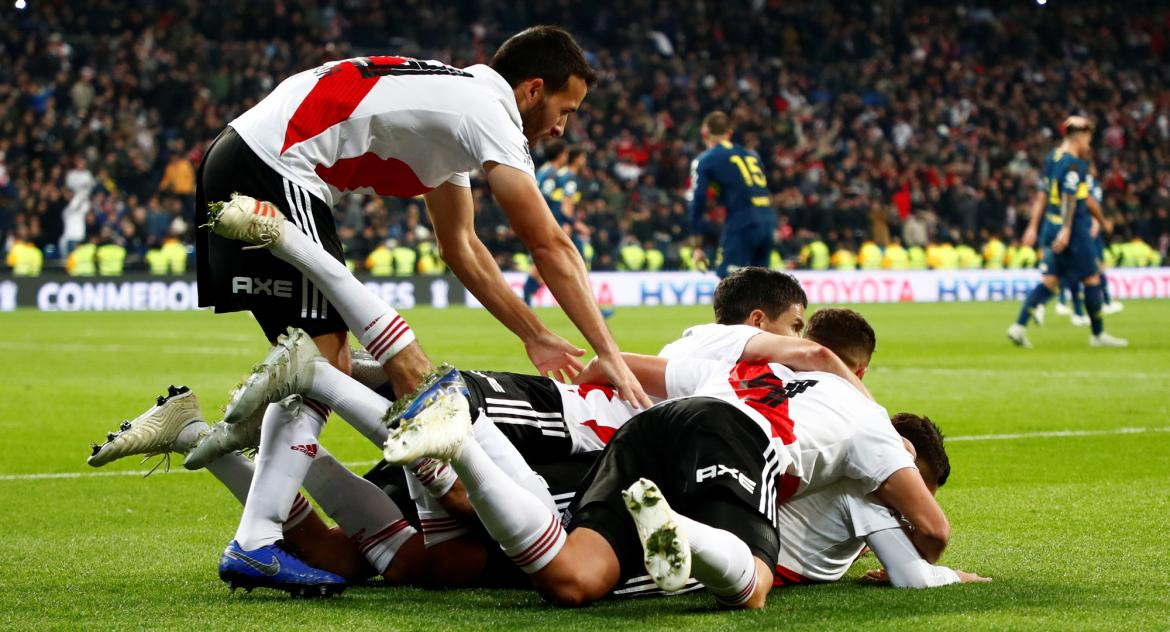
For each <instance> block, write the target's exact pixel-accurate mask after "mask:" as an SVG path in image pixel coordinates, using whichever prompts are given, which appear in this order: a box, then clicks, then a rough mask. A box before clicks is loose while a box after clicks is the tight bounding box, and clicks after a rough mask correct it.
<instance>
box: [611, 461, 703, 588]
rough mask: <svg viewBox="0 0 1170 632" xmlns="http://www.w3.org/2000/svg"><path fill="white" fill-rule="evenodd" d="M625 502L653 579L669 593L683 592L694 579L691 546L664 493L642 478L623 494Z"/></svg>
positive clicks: (647, 569) (648, 570) (647, 568)
mask: <svg viewBox="0 0 1170 632" xmlns="http://www.w3.org/2000/svg"><path fill="white" fill-rule="evenodd" d="M622 499H623V500H625V502H626V509H628V510H629V512H630V516H632V517H633V518H634V526H635V527H637V529H638V539H639V540H641V541H642V551H643V561H644V562H645V564H646V571H647V572H648V573H650V578H651V579H653V580H654V583H655V584H656V585H657V586H658V587H659V588H661V589H662V590H664V591H666V592H677V591H679V590H682V589H683V587H684V586H686V583H687V580H688V579H690V577H691V547H690V544H689V543H688V542H687V534H686V533H685V532H684V531H683V530H682V528H681V527H680V526H679V524H678V521H677V520H675V517H674V512H673V511H671V509H670V505H668V504H667V503H666V499H665V498H663V497H662V491H661V490H659V489H658V486H657V485H655V484H654V482H653V481H650V480H647V479H644V478H640V479H638V481H637V482H636V483H634V484H633V485H630V487H629V488H628V489H625V490H623V491H622Z"/></svg>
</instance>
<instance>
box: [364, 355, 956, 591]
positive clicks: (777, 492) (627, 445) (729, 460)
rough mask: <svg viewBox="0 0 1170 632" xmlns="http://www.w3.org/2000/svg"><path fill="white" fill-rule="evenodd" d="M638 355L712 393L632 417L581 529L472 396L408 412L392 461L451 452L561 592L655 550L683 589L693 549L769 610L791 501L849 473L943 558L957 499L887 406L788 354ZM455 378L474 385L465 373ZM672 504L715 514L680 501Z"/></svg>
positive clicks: (710, 571) (503, 541)
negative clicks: (495, 437)
mask: <svg viewBox="0 0 1170 632" xmlns="http://www.w3.org/2000/svg"><path fill="white" fill-rule="evenodd" d="M627 360H628V361H630V362H631V366H632V367H633V368H635V370H639V369H638V367H639V363H641V362H647V363H648V364H649V365H650V366H651V369H650V370H647V371H646V372H644V373H642V374H643V375H644V377H645V380H644V381H643V385H644V386H646V387H647V388H648V392H651V394H653V395H656V396H661V397H665V396H671V397H677V396H681V395H691V394H692V393H700V394H704V395H711V396H713V397H710V396H708V397H703V396H699V397H685V398H684V399H681V400H675V401H670V402H666V403H663V404H660V405H658V406H656V407H654V408H652V409H650V410H649V411H646V412H644V413H641V414H639V415H637V416H635V417H634V418H633V419H631V420H630V421H629V422H628V423H627V424H625V425H624V426H622V428H621V429H620V430H618V431H617V433H615V435H614V437H613V439H612V441H611V442H610V443H609V445H608V446H607V447H606V450H605V451H604V452H603V455H602V457H601V459H600V460H599V461H598V463H597V464H596V465H595V466H594V469H593V473H592V475H591V476H590V477H589V484H588V487H587V488H586V489H584V490H583V491H582V492H580V493H579V494H578V496H577V498H576V499H575V501H574V507H573V508H571V511H572V512H573V514H572V517H571V522H570V523H569V533H568V534H566V532H565V530H564V529H563V528H562V527H561V526H560V523H559V522H558V521H557V520H556V518H555V516H553V515H550V514H549V512H547V509H545V508H544V507H543V506H542V504H541V503H540V501H539V499H537V498H535V497H533V496H532V495H531V494H529V493H528V492H527V491H526V490H524V489H523V488H522V487H520V486H519V485H517V484H516V483H515V482H514V481H511V480H510V479H509V478H508V477H507V476H506V475H505V474H503V472H502V471H500V470H499V468H497V467H496V466H495V464H494V463H492V462H491V460H490V459H488V458H487V457H486V455H485V454H484V453H483V451H482V449H481V448H480V447H479V446H478V445H477V444H476V442H475V440H474V439H473V438H471V437H470V432H469V428H470V423H469V415H468V414H467V413H466V412H465V408H464V409H460V408H459V407H451V406H449V405H446V404H448V403H449V402H452V401H454V402H455V403H459V400H450V399H446V400H443V402H444V404H445V405H442V406H430V407H424V408H422V409H421V410H415V409H414V408H413V407H412V409H410V410H408V411H407V413H406V414H405V415H404V416H403V418H402V421H401V424H400V425H399V426H398V427H397V428H394V429H393V430H391V433H390V437H389V439H388V441H387V448H386V454H387V458H388V459H389V460H392V461H399V462H406V461H409V460H412V459H413V458H416V457H417V456H419V455H426V456H431V457H433V458H448V459H451V463H452V466H453V468H454V469H455V470H456V472H457V473H458V474H459V476H460V478H461V480H462V481H463V482H464V485H465V486H466V487H467V490H468V494H469V498H470V500H471V503H472V505H473V506H474V507H475V509H476V512H477V513H478V515H479V516H480V518H481V520H482V521H483V524H484V526H485V528H486V529H487V531H488V532H489V533H490V534H491V535H492V537H493V538H494V539H495V540H496V541H497V542H499V543H500V545H501V547H502V548H503V549H504V551H505V553H507V554H508V555H509V556H510V557H512V559H513V561H514V562H516V563H517V565H518V566H519V567H521V568H522V569H523V570H524V571H525V572H527V573H529V574H530V575H531V576H532V580H533V584H534V585H535V586H536V587H537V589H538V590H540V591H541V592H542V594H544V595H545V596H546V597H548V598H550V599H551V600H553V601H556V602H558V603H564V604H570V605H576V604H582V603H587V602H589V601H593V600H595V599H599V598H601V597H603V596H605V595H606V594H608V593H609V592H610V591H612V590H613V589H614V588H615V587H616V586H617V585H618V584H619V581H620V580H621V579H623V578H628V577H631V576H632V574H633V573H635V572H640V571H639V570H636V569H638V568H640V566H641V565H640V564H639V563H638V560H639V559H641V558H642V556H643V554H644V555H645V562H646V569H647V570H648V571H650V575H651V577H653V578H654V580H655V582H656V583H657V584H658V585H659V586H660V587H662V588H663V589H665V590H677V589H678V588H680V587H682V585H683V582H685V580H686V579H687V577H689V576H691V575H692V573H691V571H690V569H689V564H690V557H691V554H692V553H694V554H695V556H696V559H697V560H698V563H697V565H696V567H695V569H694V573H693V576H694V577H695V579H698V580H699V581H701V582H703V583H704V584H705V585H706V587H707V588H708V590H710V591H711V592H713V593H714V594H715V595H716V596H717V597H719V598H720V599H721V600H723V601H725V602H727V603H729V604H730V605H736V606H746V607H760V606H762V605H763V600H764V597H765V596H766V594H767V591H768V590H769V589H770V587H771V583H772V570H771V569H772V568H774V567H775V563H776V560H775V558H776V554H777V549H778V539H777V536H776V530H775V526H774V524H773V522H774V520H775V516H776V506H777V503H778V502H783V501H784V500H786V499H787V498H788V497H790V496H792V495H793V494H795V493H797V492H798V491H801V492H807V491H811V490H813V489H815V488H816V487H818V486H824V485H828V484H830V483H832V482H833V481H835V480H838V479H840V478H843V477H851V478H855V479H858V480H860V481H862V483H863V485H864V487H863V489H865V491H866V493H868V492H870V491H873V490H875V489H876V490H877V492H878V495H879V497H881V498H882V499H883V501H884V502H887V503H888V504H890V505H891V506H893V507H894V508H895V509H897V510H898V511H900V512H901V513H902V514H903V515H904V516H905V517H906V518H907V519H908V520H910V521H911V523H912V524H914V526H915V527H916V530H915V532H914V533H915V534H914V542H915V545H916V546H917V547H918V548H919V549H920V550H921V551H922V552H923V554H924V556H925V557H926V559H927V560H928V561H931V562H933V561H934V560H936V559H937V558H938V555H939V554H941V552H942V549H943V548H944V547H945V545H946V541H947V539H948V534H949V526H948V525H947V522H946V518H945V516H944V515H943V513H942V510H941V509H940V508H939V507H938V505H937V503H935V501H934V499H933V497H932V496H931V495H930V492H929V491H928V490H927V488H926V486H925V484H924V483H923V481H922V479H921V477H920V476H919V474H918V472H917V471H916V470H915V469H914V464H913V460H912V459H911V458H910V456H909V454H908V453H907V452H906V451H905V449H904V448H903V445H902V441H901V440H900V439H899V438H898V435H897V433H896V432H895V431H894V429H893V428H892V427H891V425H890V423H889V420H888V417H887V416H886V415H885V411H884V410H882V409H881V408H880V407H879V406H877V405H876V404H874V403H873V402H872V401H870V400H869V399H868V398H866V396H865V395H863V394H862V393H861V392H860V391H858V390H857V389H855V388H853V387H852V386H850V385H849V383H848V382H846V381H845V380H843V379H841V378H838V377H836V376H833V375H829V374H826V373H794V372H792V371H791V370H789V369H787V368H786V367H783V366H780V365H771V366H769V365H766V364H750V363H739V364H736V365H730V364H724V363H718V362H686V361H677V360H676V361H673V362H670V363H669V364H667V363H666V361H665V360H664V359H660V358H649V357H646V356H639V357H635V356H627ZM655 362H656V363H658V366H657V371H658V372H657V374H655V373H654V371H653V368H654V367H653V363H655ZM587 371H588V369H587ZM586 379H587V378H586ZM445 381H446V382H447V386H446V388H449V389H458V388H461V386H460V385H459V384H458V380H457V376H455V375H454V374H452V375H451V376H450V378H448V379H446V380H445ZM464 406H465V404H464ZM798 437H799V438H800V441H798ZM647 478H649V479H652V480H653V479H656V480H657V481H659V484H661V485H663V487H662V489H661V490H660V489H659V488H658V486H657V485H655V483H653V482H649V481H646V480H643V479H647ZM662 490H665V491H662ZM757 492H758V493H757ZM757 496H758V498H757ZM623 497H624V500H623ZM667 501H669V502H670V503H672V504H674V505H676V506H677V507H679V508H681V511H683V512H689V513H691V514H693V516H699V517H700V518H699V519H698V521H696V520H693V519H689V518H683V517H681V516H679V515H676V514H674V513H672V512H671V511H669V510H668V509H666V506H667ZM623 507H628V508H629V510H630V513H631V514H632V515H633V516H634V522H635V523H637V524H638V528H637V530H636V533H635V529H634V525H633V524H630V521H629V519H628V518H626V517H625V515H624V514H625V510H624V509H623ZM712 527H714V528H712ZM688 536H689V538H688ZM639 540H640V545H639ZM688 540H689V541H691V542H692V543H693V546H689V545H688V544H687V542H688ZM761 580H763V581H761Z"/></svg>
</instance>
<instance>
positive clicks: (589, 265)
mask: <svg viewBox="0 0 1170 632" xmlns="http://www.w3.org/2000/svg"><path fill="white" fill-rule="evenodd" d="M593 255H594V250H593V244H592V243H590V242H588V241H587V242H585V247H584V248H582V249H581V258H582V259H584V260H585V269H586V270H592V269H593Z"/></svg>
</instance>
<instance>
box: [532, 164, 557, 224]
mask: <svg viewBox="0 0 1170 632" xmlns="http://www.w3.org/2000/svg"><path fill="white" fill-rule="evenodd" d="M557 184H558V183H557V167H556V165H554V164H553V163H551V162H546V163H544V164H543V165H541V166H540V169H537V170H536V186H538V187H540V194H541V195H543V196H544V201H545V203H547V204H548V208H549V210H551V211H552V212H553V214H554V215H555V214H556V212H557V209H558V208H559V207H560V205H561V199H562V197H563V193H562V191H561V190H560V188H559V187H558V186H557Z"/></svg>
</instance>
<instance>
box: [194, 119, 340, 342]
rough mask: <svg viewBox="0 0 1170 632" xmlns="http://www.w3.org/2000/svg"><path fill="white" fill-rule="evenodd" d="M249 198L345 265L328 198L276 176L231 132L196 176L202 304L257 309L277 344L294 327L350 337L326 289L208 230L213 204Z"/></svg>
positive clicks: (262, 253) (197, 258)
mask: <svg viewBox="0 0 1170 632" xmlns="http://www.w3.org/2000/svg"><path fill="white" fill-rule="evenodd" d="M232 193H241V194H243V195H248V196H251V197H254V198H256V199H258V200H264V201H266V202H271V203H272V204H273V205H274V206H276V208H278V209H280V212H281V213H283V214H284V216H285V217H286V218H288V219H289V220H290V221H291V222H292V223H293V224H294V225H295V226H296V227H297V228H299V229H301V230H302V231H304V232H305V234H307V235H308V236H309V237H310V238H312V239H313V241H316V242H317V243H319V244H321V246H322V247H324V248H325V251H326V252H328V253H329V254H330V255H332V256H333V257H334V258H336V259H337V260H338V261H343V257H342V250H341V240H340V239H339V238H338V236H337V227H336V226H335V225H334V223H333V213H332V211H331V209H330V208H329V206H327V205H326V204H325V202H323V201H321V200H320V199H318V198H316V197H314V196H312V195H310V194H309V193H308V192H307V191H305V190H304V189H302V188H301V187H299V186H297V185H296V184H294V183H293V182H291V181H289V180H287V179H286V178H284V177H282V176H281V175H280V174H278V173H276V172H275V171H273V170H272V169H271V168H270V167H269V166H268V165H266V164H264V161H262V160H260V158H259V157H258V156H256V154H255V153H254V152H253V151H252V150H251V149H250V148H249V147H248V145H247V144H246V143H244V140H243V139H242V138H240V135H239V134H237V133H236V131H235V130H234V129H232V128H230V127H228V128H227V129H225V130H224V131H223V133H221V134H220V135H219V136H218V137H217V138H216V139H215V141H214V142H212V144H211V147H210V148H209V149H208V150H207V153H206V154H205V155H204V156H203V162H201V163H200V164H199V170H198V172H197V173H196V178H195V225H196V226H197V227H199V228H197V229H196V231H195V271H196V280H197V283H198V288H199V306H200V307H214V308H215V311H216V312H217V313H219V312H238V311H245V310H247V311H251V312H252V314H253V315H254V316H255V317H256V321H257V322H259V323H260V327H261V328H262V329H264V335H265V336H267V337H268V339H269V340H275V339H276V337H277V336H278V335H280V334H282V333H284V330H285V329H286V328H288V327H290V326H294V327H300V328H301V329H304V330H305V331H306V332H308V333H309V335H310V336H318V335H321V334H327V333H333V332H338V331H345V330H346V326H345V321H343V320H342V319H341V315H340V314H338V313H337V310H335V309H333V307H332V306H331V305H329V303H328V302H327V301H326V300H325V295H324V294H322V293H321V290H320V289H319V288H317V287H316V286H314V285H313V283H311V282H310V281H309V280H308V279H307V278H305V277H304V276H302V275H301V273H300V272H298V271H297V269H296V268H294V267H293V266H292V265H291V264H288V263H286V262H284V261H281V260H280V259H277V258H276V257H274V256H272V254H271V253H270V252H268V251H267V250H265V249H263V248H259V249H255V250H243V247H244V246H246V245H247V244H244V243H242V242H239V241H234V240H231V239H225V238H223V237H220V236H219V235H216V234H215V233H213V232H211V230H210V229H208V228H204V227H202V226H203V225H204V224H206V223H207V205H208V204H209V203H211V202H219V201H227V200H228V199H230V197H231V194H232Z"/></svg>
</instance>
